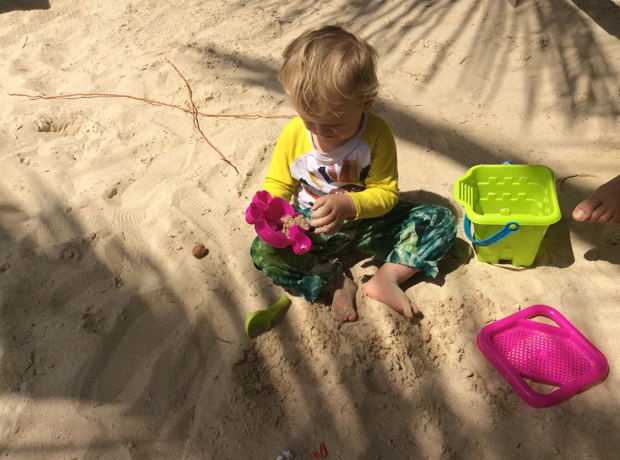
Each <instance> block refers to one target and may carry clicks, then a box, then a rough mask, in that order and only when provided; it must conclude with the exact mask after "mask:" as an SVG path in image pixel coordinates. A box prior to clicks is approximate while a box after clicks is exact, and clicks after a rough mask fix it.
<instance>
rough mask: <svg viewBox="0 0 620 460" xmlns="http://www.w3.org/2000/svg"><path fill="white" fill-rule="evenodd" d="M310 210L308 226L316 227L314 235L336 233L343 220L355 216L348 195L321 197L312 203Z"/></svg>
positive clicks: (354, 210) (355, 213)
mask: <svg viewBox="0 0 620 460" xmlns="http://www.w3.org/2000/svg"><path fill="white" fill-rule="evenodd" d="M312 210H313V211H314V212H313V213H312V214H310V218H311V219H313V220H312V222H310V224H311V225H312V226H313V227H316V229H315V230H314V231H315V232H316V233H325V234H326V235H333V234H334V233H337V232H338V230H340V226H341V225H342V223H343V222H344V221H345V220H347V219H354V218H355V216H356V215H357V209H356V208H355V202H354V201H353V198H351V196H349V195H323V196H322V197H320V198H319V199H317V200H316V201H315V202H314V206H312Z"/></svg>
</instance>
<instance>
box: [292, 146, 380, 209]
mask: <svg viewBox="0 0 620 460" xmlns="http://www.w3.org/2000/svg"><path fill="white" fill-rule="evenodd" d="M370 158H371V152H370V149H369V148H368V146H366V144H364V143H363V142H361V141H359V140H358V139H352V140H351V141H350V142H348V143H347V144H345V145H344V146H342V147H341V148H339V149H337V150H336V151H334V152H331V153H330V156H329V157H328V156H327V155H324V154H321V153H319V152H317V151H316V150H311V151H309V152H308V153H306V154H305V155H302V156H300V157H299V158H297V159H296V160H295V162H294V163H293V164H292V165H291V175H292V176H293V177H294V178H295V179H297V180H298V181H299V184H298V187H297V194H296V195H297V201H298V205H299V206H300V207H302V208H303V207H312V204H313V203H314V201H315V200H317V199H318V198H319V197H321V196H323V195H327V194H339V195H341V194H345V193H356V192H361V191H364V190H365V189H366V184H365V182H364V179H366V176H367V175H368V170H369V169H370Z"/></svg>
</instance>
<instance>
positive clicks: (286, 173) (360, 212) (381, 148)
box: [263, 112, 398, 219]
mask: <svg viewBox="0 0 620 460" xmlns="http://www.w3.org/2000/svg"><path fill="white" fill-rule="evenodd" d="M263 190H266V191H268V192H269V193H270V194H271V195H272V196H278V197H280V198H283V199H285V200H287V201H288V200H290V199H291V197H292V196H293V195H294V197H295V205H296V206H298V207H299V208H301V209H306V208H311V207H312V205H313V204H314V201H315V200H316V199H317V198H318V197H320V196H323V195H325V194H328V193H336V194H344V193H346V194H348V195H350V196H351V197H352V198H353V201H354V202H355V209H356V211H357V214H356V216H355V219H363V218H369V217H378V216H382V215H383V214H385V213H387V212H388V211H390V210H391V209H392V208H393V207H394V206H395V205H396V202H397V201H398V165H397V159H396V143H395V141H394V135H393V134H392V130H391V129H390V127H389V125H388V124H387V123H386V122H385V120H383V119H382V118H381V117H379V116H378V115H376V114H374V113H372V112H368V113H366V114H364V120H363V123H362V127H361V128H360V130H359V131H358V132H357V134H355V135H354V136H353V137H352V138H351V139H349V140H348V141H347V142H346V143H345V144H344V145H343V146H341V147H338V148H337V149H335V150H333V151H331V152H329V153H321V152H319V151H318V150H317V149H316V148H315V147H314V145H313V142H312V135H311V134H310V133H309V132H308V131H307V130H306V128H305V126H304V124H303V121H302V120H301V118H299V117H297V118H295V119H294V120H292V121H291V122H290V123H289V124H288V125H286V127H285V128H284V130H283V131H282V134H281V135H280V138H279V139H278V142H277V143H276V147H275V149H274V152H273V156H272V159H271V164H270V166H269V170H268V171H267V177H266V178H265V182H264V183H263Z"/></svg>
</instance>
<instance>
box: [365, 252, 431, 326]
mask: <svg viewBox="0 0 620 460" xmlns="http://www.w3.org/2000/svg"><path fill="white" fill-rule="evenodd" d="M419 271H420V270H419V269H418V268H411V267H407V266H405V265H399V264H393V263H386V264H384V265H383V266H382V267H381V268H380V269H379V271H377V273H375V276H373V277H372V278H371V279H370V281H368V282H367V283H366V284H365V285H364V287H363V288H362V289H363V290H364V292H365V293H366V295H368V297H370V298H371V299H375V300H378V301H379V302H382V303H384V304H386V305H387V306H388V307H390V308H391V309H392V310H394V311H396V312H398V313H400V314H401V315H403V316H404V317H405V318H409V319H412V318H413V315H417V314H418V313H420V312H419V311H418V307H416V306H415V304H413V303H412V302H411V300H409V297H407V294H405V292H404V291H403V290H402V289H401V288H400V286H399V285H400V284H401V283H403V282H404V281H405V280H407V279H409V278H410V277H411V276H412V275H413V274H415V273H417V272H419Z"/></svg>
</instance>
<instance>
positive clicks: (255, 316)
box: [245, 296, 288, 339]
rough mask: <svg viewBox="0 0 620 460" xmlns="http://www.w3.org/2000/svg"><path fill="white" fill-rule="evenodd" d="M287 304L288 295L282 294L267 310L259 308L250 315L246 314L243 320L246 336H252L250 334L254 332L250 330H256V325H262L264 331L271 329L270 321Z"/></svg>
mask: <svg viewBox="0 0 620 460" xmlns="http://www.w3.org/2000/svg"><path fill="white" fill-rule="evenodd" d="M287 305H288V297H286V296H282V297H280V299H279V300H278V301H277V302H276V303H274V304H273V305H272V306H271V307H269V308H268V309H267V310H259V311H255V312H253V313H250V316H248V317H247V319H246V320H245V333H246V334H247V335H248V338H250V339H251V338H252V335H254V334H250V331H251V332H256V326H262V327H263V328H264V329H265V331H268V330H269V329H271V321H272V320H273V317H274V316H276V314H277V313H278V312H279V311H280V310H282V309H283V308H284V307H286V306H287ZM256 335H257V334H256Z"/></svg>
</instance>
